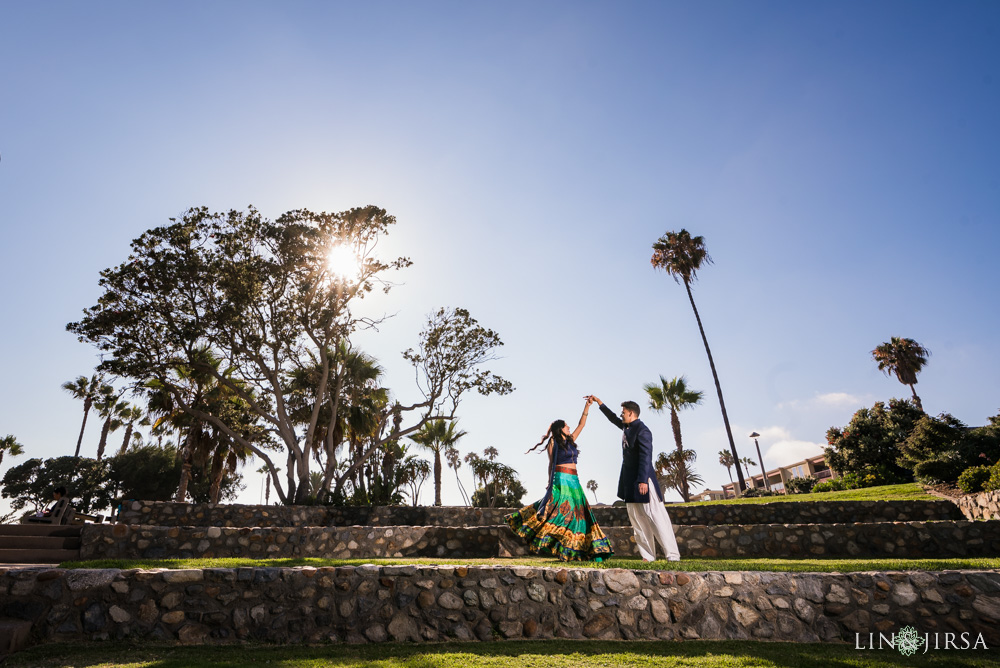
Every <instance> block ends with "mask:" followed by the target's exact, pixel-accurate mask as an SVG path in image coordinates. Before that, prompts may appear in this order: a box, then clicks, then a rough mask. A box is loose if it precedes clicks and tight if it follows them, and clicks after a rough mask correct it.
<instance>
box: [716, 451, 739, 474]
mask: <svg viewBox="0 0 1000 668" xmlns="http://www.w3.org/2000/svg"><path fill="white" fill-rule="evenodd" d="M719 463H720V464H722V465H723V466H725V467H726V473H728V474H729V482H732V481H733V471H732V468H733V466H735V465H736V459H735V458H734V457H733V453H731V452H729V450H719Z"/></svg>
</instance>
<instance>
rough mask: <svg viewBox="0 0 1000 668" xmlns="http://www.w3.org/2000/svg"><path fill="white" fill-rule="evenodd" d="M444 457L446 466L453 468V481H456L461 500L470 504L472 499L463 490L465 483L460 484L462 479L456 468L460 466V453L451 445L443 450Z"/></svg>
mask: <svg viewBox="0 0 1000 668" xmlns="http://www.w3.org/2000/svg"><path fill="white" fill-rule="evenodd" d="M444 457H445V459H447V460H448V468H451V469H454V470H455V482H457V483H458V491H459V493H461V495H462V500H463V501H465V505H467V506H471V505H472V499H470V498H469V493H468V492H466V491H465V485H463V484H462V479H461V478H460V477H459V476H458V469H460V468H462V455H461V453H459V451H458V448H456V447H451V448H447V449H446V450H445V451H444Z"/></svg>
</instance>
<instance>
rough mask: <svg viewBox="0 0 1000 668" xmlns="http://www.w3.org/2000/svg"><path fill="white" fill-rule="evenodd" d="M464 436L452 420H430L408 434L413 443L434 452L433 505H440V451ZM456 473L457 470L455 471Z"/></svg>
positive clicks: (453, 444)
mask: <svg viewBox="0 0 1000 668" xmlns="http://www.w3.org/2000/svg"><path fill="white" fill-rule="evenodd" d="M463 436H465V432H464V431H459V430H457V429H456V423H455V422H454V421H453V420H431V421H430V422H428V423H427V424H425V425H424V426H423V427H421V428H420V431H418V432H417V433H415V434H413V436H410V438H411V439H412V440H413V442H414V443H416V444H417V445H420V446H423V447H425V448H427V449H428V450H430V451H431V452H433V453H434V505H435V506H440V505H441V452H442V451H443V450H448V449H449V448H454V447H455V443H457V442H458V440H459V439H460V438H462V437H463ZM456 475H457V471H456Z"/></svg>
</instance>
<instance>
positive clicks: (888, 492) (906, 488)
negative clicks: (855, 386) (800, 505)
mask: <svg viewBox="0 0 1000 668" xmlns="http://www.w3.org/2000/svg"><path fill="white" fill-rule="evenodd" d="M790 501H941V498H940V497H937V496H933V495H931V494H928V493H927V492H925V491H924V488H923V487H921V486H920V485H918V484H917V483H915V482H911V483H906V484H905V485H883V486H881V487H866V488H864V489H847V490H844V491H842V492H820V493H818V494H780V495H778V496H764V497H759V498H751V499H727V500H725V501H695V502H693V503H676V504H671V505H675V506H714V505H725V504H733V503H788V502H790Z"/></svg>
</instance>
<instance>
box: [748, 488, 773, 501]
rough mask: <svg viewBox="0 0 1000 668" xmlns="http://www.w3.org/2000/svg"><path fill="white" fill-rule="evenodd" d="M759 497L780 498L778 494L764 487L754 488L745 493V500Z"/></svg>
mask: <svg viewBox="0 0 1000 668" xmlns="http://www.w3.org/2000/svg"><path fill="white" fill-rule="evenodd" d="M759 496H778V494H777V493H776V492H772V491H770V490H767V489H764V488H763V487H754V488H752V489H748V490H745V491H744V492H743V498H745V499H752V498H755V497H759Z"/></svg>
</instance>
